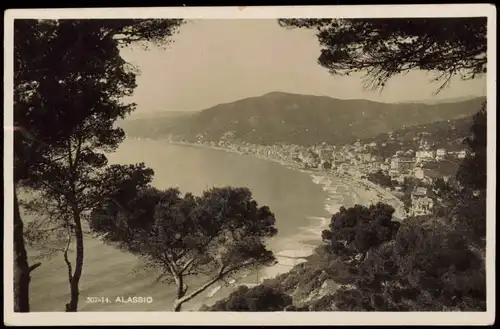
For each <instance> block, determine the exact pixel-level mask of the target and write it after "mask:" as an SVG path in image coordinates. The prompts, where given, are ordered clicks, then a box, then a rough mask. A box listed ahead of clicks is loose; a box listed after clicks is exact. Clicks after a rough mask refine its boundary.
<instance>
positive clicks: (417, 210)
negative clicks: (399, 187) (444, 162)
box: [409, 187, 434, 216]
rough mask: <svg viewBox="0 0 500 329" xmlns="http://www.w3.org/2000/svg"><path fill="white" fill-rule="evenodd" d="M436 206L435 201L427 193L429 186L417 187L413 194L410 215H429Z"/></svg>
mask: <svg viewBox="0 0 500 329" xmlns="http://www.w3.org/2000/svg"><path fill="white" fill-rule="evenodd" d="M433 207H434V201H433V200H432V199H431V198H429V196H428V195H427V188H425V187H417V188H416V189H415V190H414V191H413V192H412V194H411V208H410V211H409V215H410V216H424V215H429V214H431V212H432V208H433Z"/></svg>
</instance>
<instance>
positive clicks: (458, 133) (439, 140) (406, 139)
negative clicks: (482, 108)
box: [365, 116, 472, 150]
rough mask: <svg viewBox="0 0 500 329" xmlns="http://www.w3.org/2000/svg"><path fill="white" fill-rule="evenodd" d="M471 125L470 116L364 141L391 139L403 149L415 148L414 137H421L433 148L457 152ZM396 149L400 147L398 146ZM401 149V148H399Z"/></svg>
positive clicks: (387, 141) (397, 131)
mask: <svg viewBox="0 0 500 329" xmlns="http://www.w3.org/2000/svg"><path fill="white" fill-rule="evenodd" d="M471 124H472V116H469V117H465V118H460V119H453V120H445V121H437V122H432V123H427V124H423V125H418V126H412V127H405V128H402V129H398V130H396V131H394V132H392V134H389V133H384V134H380V135H378V136H375V137H373V138H369V139H366V140H365V142H371V141H374V142H377V143H378V144H381V143H391V138H390V136H391V135H392V139H393V140H394V141H397V142H398V144H399V143H403V145H402V146H403V147H402V148H403V149H405V148H416V146H417V145H418V141H415V140H414V138H415V137H419V136H423V137H424V139H425V141H426V142H428V143H429V144H430V145H432V146H433V147H434V148H446V149H448V150H459V149H463V148H464V143H463V139H464V138H465V137H466V136H467V135H468V134H469V130H470V126H471ZM398 147H400V146H399V145H398ZM400 148H401V147H400Z"/></svg>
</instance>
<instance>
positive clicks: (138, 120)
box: [118, 111, 198, 139]
mask: <svg viewBox="0 0 500 329" xmlns="http://www.w3.org/2000/svg"><path fill="white" fill-rule="evenodd" d="M195 113H198V112H181V111H165V112H161V113H152V114H149V115H144V116H142V117H135V118H127V119H125V120H123V121H121V122H119V123H118V126H119V127H121V128H122V129H123V130H124V131H125V133H126V134H127V136H128V137H143V138H153V139H155V138H162V137H165V136H166V135H167V134H168V133H169V131H170V129H172V127H174V126H175V125H178V124H179V123H181V122H182V121H183V120H186V119H187V118H189V117H190V116H192V115H194V114H195Z"/></svg>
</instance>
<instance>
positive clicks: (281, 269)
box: [168, 140, 404, 297]
mask: <svg viewBox="0 0 500 329" xmlns="http://www.w3.org/2000/svg"><path fill="white" fill-rule="evenodd" d="M168 142H169V143H170V144H173V145H184V146H193V147H204V148H208V149H212V150H218V151H224V152H228V153H236V154H240V155H249V156H253V157H257V158H259V159H262V160H267V161H272V162H275V163H279V164H281V165H282V166H284V167H286V168H288V169H291V170H295V171H300V172H302V173H305V174H308V175H309V176H310V177H311V179H312V181H313V183H314V184H318V185H322V187H323V190H324V191H325V192H327V194H328V197H327V199H326V200H325V210H326V211H327V212H328V213H329V214H330V217H331V216H332V215H333V214H335V213H336V212H338V210H339V209H340V207H341V206H353V205H354V204H363V205H369V204H373V203H376V202H379V201H381V202H386V203H388V204H391V205H392V206H393V207H394V208H395V209H396V213H395V217H397V218H398V219H400V218H402V217H403V216H404V212H403V210H402V209H404V208H403V205H402V202H401V201H400V200H399V199H397V198H396V197H395V196H394V195H392V194H391V193H390V192H388V191H385V190H383V188H382V187H379V186H377V185H375V184H373V183H372V182H370V181H367V180H362V179H357V178H355V177H351V176H348V175H339V174H338V173H335V172H332V171H330V172H325V171H322V170H314V169H304V168H300V167H298V166H297V165H295V164H294V163H290V162H287V161H283V160H278V159H274V158H271V157H266V156H262V155H259V154H252V153H246V152H238V151H236V150H231V149H227V148H223V147H218V146H211V145H206V144H199V143H187V142H174V141H171V140H169V141H168ZM339 186H340V187H342V188H343V189H345V190H346V191H347V192H344V193H346V194H347V196H346V195H343V194H342V193H341V192H339V191H338V189H339ZM346 198H348V199H350V200H346ZM330 217H328V218H327V217H313V218H309V219H310V220H311V219H313V220H318V221H319V223H318V224H317V225H315V226H308V227H303V229H304V230H306V231H308V233H309V235H312V236H316V239H317V241H314V240H315V239H314V237H312V239H310V240H309V242H310V243H301V248H300V249H298V248H297V247H295V248H286V249H284V250H280V251H277V252H276V256H278V257H277V258H279V261H278V263H277V264H276V265H273V266H269V267H266V268H265V269H264V270H263V273H262V274H261V275H259V278H260V280H259V281H260V282H261V281H263V280H264V279H271V278H274V277H276V276H277V275H279V274H282V273H285V272H289V271H290V269H291V268H292V267H293V266H295V265H297V264H299V263H302V262H306V261H307V258H308V257H310V256H311V255H312V254H313V253H314V249H315V248H316V246H317V245H319V244H320V243H321V238H320V237H321V232H322V231H323V230H325V229H327V228H328V225H329V223H330ZM311 233H312V234H311ZM314 242H317V243H314ZM295 244H296V245H297V246H298V245H299V243H295ZM247 276H248V275H246V276H244V277H243V279H244V278H245V277H247ZM238 281H239V280H238ZM235 283H237V282H235ZM233 284H234V283H233ZM238 284H240V285H243V284H245V285H251V283H249V284H246V283H244V282H241V283H237V285H238ZM219 289H220V287H215V288H214V289H212V291H211V292H209V293H208V296H209V297H211V296H213V295H214V294H215V293H216V292H217V291H218V290H219Z"/></svg>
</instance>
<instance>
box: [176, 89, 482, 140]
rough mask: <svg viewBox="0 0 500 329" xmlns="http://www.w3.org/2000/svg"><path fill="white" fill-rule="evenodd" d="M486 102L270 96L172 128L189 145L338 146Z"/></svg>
mask: <svg viewBox="0 0 500 329" xmlns="http://www.w3.org/2000/svg"><path fill="white" fill-rule="evenodd" d="M485 100H486V98H485V97H477V98H474V99H471V100H465V101H460V102H450V103H438V104H425V103H382V102H375V101H371V100H366V99H359V100H345V99H336V98H331V97H329V96H317V95H301V94H292V93H285V92H270V93H266V94H264V95H262V96H254V97H247V98H244V99H240V100H237V101H234V102H229V103H223V104H218V105H215V106H212V107H210V108H208V109H205V110H203V111H200V112H198V113H195V114H194V115H192V116H190V117H188V118H186V120H182V121H180V122H179V123H178V124H176V125H173V126H172V127H171V128H172V129H170V132H169V133H170V134H171V135H174V136H177V137H179V138H182V139H185V140H188V141H194V140H197V139H198V138H200V136H202V137H201V138H203V139H204V140H206V141H218V140H220V139H222V138H224V136H225V135H227V134H228V133H230V134H233V138H234V139H237V140H242V141H247V142H252V143H257V144H272V143H291V144H315V143H319V142H329V143H332V144H338V143H346V142H351V141H353V140H355V139H360V138H368V137H373V136H376V135H378V134H381V133H386V132H390V131H393V130H396V129H400V128H404V127H408V126H417V125H421V124H426V123H432V122H437V121H443V120H452V119H460V118H464V117H469V116H471V115H473V114H474V113H475V112H476V111H477V110H478V109H479V107H480V105H481V103H482V102H484V101H485ZM401 111H405V113H401ZM402 114H404V115H402Z"/></svg>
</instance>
